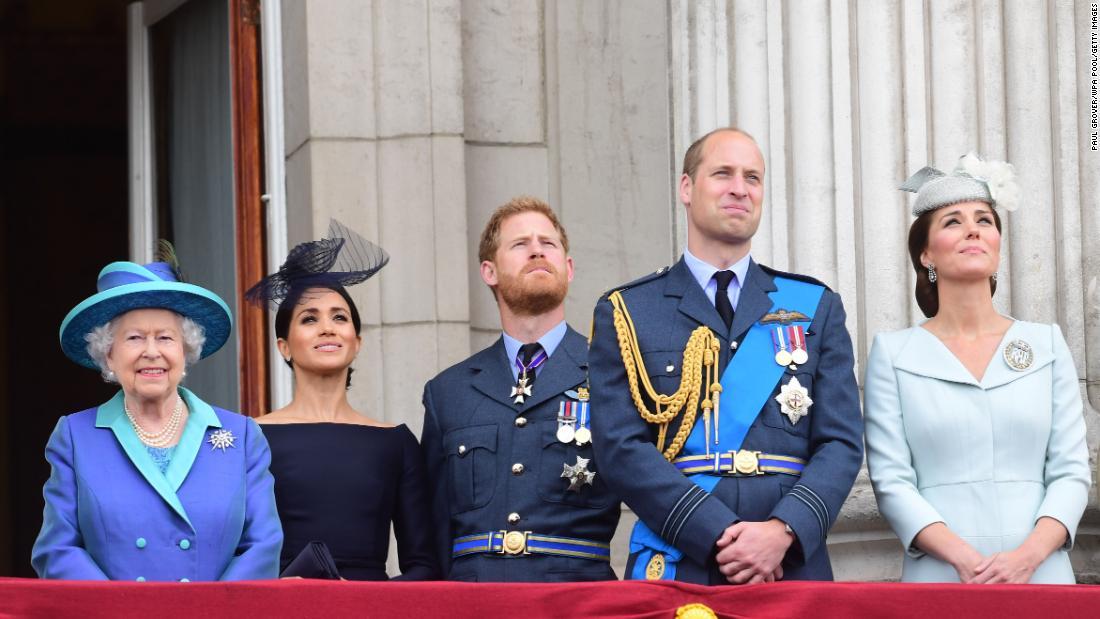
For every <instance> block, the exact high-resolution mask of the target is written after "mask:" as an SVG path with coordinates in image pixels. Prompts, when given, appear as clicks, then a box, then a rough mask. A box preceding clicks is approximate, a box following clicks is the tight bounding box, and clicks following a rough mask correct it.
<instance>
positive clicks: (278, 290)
mask: <svg viewBox="0 0 1100 619" xmlns="http://www.w3.org/2000/svg"><path fill="white" fill-rule="evenodd" d="M389 261H390V256H389V254H387V253H386V251H385V250H384V249H382V248H381V247H379V246H377V245H375V244H374V243H371V242H370V241H368V240H367V239H365V238H363V237H362V236H359V234H357V233H356V232H354V231H353V230H351V229H350V228H348V227H347V226H345V225H343V224H341V223H340V222H338V221H336V220H335V219H332V220H329V226H328V233H327V234H326V235H325V238H323V239H321V240H320V241H309V242H308V243H302V244H300V245H297V246H295V247H294V249H292V250H290V254H289V255H287V257H286V262H284V263H283V266H281V267H279V270H278V271H276V272H275V273H272V274H271V275H268V276H267V277H265V278H263V279H262V280H260V281H259V282H257V284H256V285H255V286H253V287H251V288H249V289H248V292H246V293H245V295H244V296H245V298H246V299H248V300H249V301H251V302H253V303H256V304H258V305H263V304H264V303H271V304H273V305H276V306H277V305H279V303H281V302H282V301H283V299H286V298H287V297H288V296H291V294H292V293H293V292H295V291H301V290H303V289H305V288H313V287H319V288H332V287H336V286H342V287H344V288H346V287H348V286H354V285H355V284H358V283H360V282H364V281H366V280H367V279H369V278H370V277H371V276H372V275H374V274H375V273H377V272H378V271H379V270H380V269H381V268H382V267H384V266H386V263H387V262H389Z"/></svg>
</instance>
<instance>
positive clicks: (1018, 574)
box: [970, 548, 1042, 585]
mask: <svg viewBox="0 0 1100 619" xmlns="http://www.w3.org/2000/svg"><path fill="white" fill-rule="evenodd" d="M1041 562H1042V560H1041V559H1037V557H1035V556H1033V555H1032V554H1031V553H1028V552H1026V551H1025V550H1024V549H1023V548H1017V549H1016V550H1010V551H1008V552H998V553H995V554H993V555H990V556H988V557H986V558H985V560H984V561H982V563H981V565H979V566H978V567H977V568H976V569H975V570H974V572H975V574H974V578H973V580H971V581H970V582H972V583H974V584H978V585H982V584H989V585H994V584H1013V585H1021V584H1027V582H1028V581H1029V580H1031V575H1032V574H1034V573H1035V568H1036V567H1038V566H1039V563H1041Z"/></svg>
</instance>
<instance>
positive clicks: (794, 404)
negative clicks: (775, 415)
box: [775, 376, 814, 425]
mask: <svg viewBox="0 0 1100 619" xmlns="http://www.w3.org/2000/svg"><path fill="white" fill-rule="evenodd" d="M775 401H776V402H778V403H779V408H780V410H781V411H782V412H783V414H784V415H786V416H787V419H790V420H791V425H794V424H796V423H798V420H799V419H802V418H803V417H805V416H806V415H809V414H810V405H812V404H813V403H814V401H813V400H812V399H811V398H810V392H809V391H808V390H807V389H806V388H805V387H803V386H802V385H801V384H800V383H799V382H798V377H797V376H792V377H791V381H790V382H789V383H787V384H786V385H783V386H782V387H781V388H780V392H779V395H777V396H775Z"/></svg>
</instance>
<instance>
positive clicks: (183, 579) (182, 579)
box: [180, 578, 191, 582]
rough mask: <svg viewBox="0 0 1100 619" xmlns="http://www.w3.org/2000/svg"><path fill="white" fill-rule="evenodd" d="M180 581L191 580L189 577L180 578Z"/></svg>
mask: <svg viewBox="0 0 1100 619" xmlns="http://www.w3.org/2000/svg"><path fill="white" fill-rule="evenodd" d="M180 582H191V579H190V578H181V579H180Z"/></svg>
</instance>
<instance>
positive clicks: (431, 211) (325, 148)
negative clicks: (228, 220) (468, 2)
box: [282, 0, 469, 434]
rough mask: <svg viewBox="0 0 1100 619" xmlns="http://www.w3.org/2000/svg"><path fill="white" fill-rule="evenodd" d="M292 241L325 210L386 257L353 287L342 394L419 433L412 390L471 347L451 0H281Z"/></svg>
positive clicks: (454, 5)
mask: <svg viewBox="0 0 1100 619" xmlns="http://www.w3.org/2000/svg"><path fill="white" fill-rule="evenodd" d="M282 9H283V24H284V71H285V96H286V161H287V203H288V205H287V214H288V236H289V242H290V245H291V246H293V245H294V244H296V243H299V242H302V241H304V240H309V239H314V238H318V237H319V236H320V235H322V234H324V232H325V230H326V229H327V226H328V220H329V218H330V217H336V218H338V219H340V220H341V221H342V222H344V223H345V224H347V225H349V226H350V227H352V228H353V229H355V230H356V231H358V232H359V233H361V234H363V235H364V236H365V237H367V238H368V239H371V240H374V241H377V242H378V243H379V244H380V245H381V246H382V247H384V248H386V249H387V250H388V251H389V252H390V255H391V261H390V264H389V265H388V266H387V267H386V268H385V269H383V270H382V271H381V272H380V273H379V275H377V276H376V277H375V278H373V279H371V280H370V281H368V282H367V283H365V284H362V285H359V286H356V287H354V288H352V289H351V292H352V295H353V298H354V299H355V301H356V304H357V305H358V307H359V310H360V313H361V315H362V318H363V324H364V328H363V334H362V335H363V343H364V346H363V349H362V351H361V352H360V354H359V359H358V360H357V361H356V363H355V366H354V367H355V368H356V374H355V377H354V384H353V387H352V390H351V400H352V404H353V405H354V406H355V407H356V408H357V409H358V410H360V411H362V412H363V413H365V414H367V415H369V416H371V417H374V418H376V419H381V420H385V421H389V422H391V423H407V424H408V425H409V427H410V428H412V429H413V431H414V432H416V433H417V434H419V431H420V426H421V424H422V420H423V411H422V407H421V404H420V395H421V391H422V389H423V385H424V383H425V382H426V381H427V380H428V379H430V378H431V377H432V376H434V375H435V374H436V373H437V372H438V371H439V370H441V369H443V368H445V367H447V366H449V365H451V364H453V363H455V362H457V361H459V360H461V359H463V358H465V357H466V356H467V355H468V354H469V299H468V287H467V283H466V282H467V280H466V209H465V195H466V183H465V178H464V175H463V170H464V167H465V162H464V159H465V153H464V151H463V143H462V132H463V101H462V66H461V36H460V30H459V16H460V14H459V3H458V0H420V1H417V2H381V1H377V2H365V1H363V0H332V1H328V2H297V1H285V2H283V5H282Z"/></svg>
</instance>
